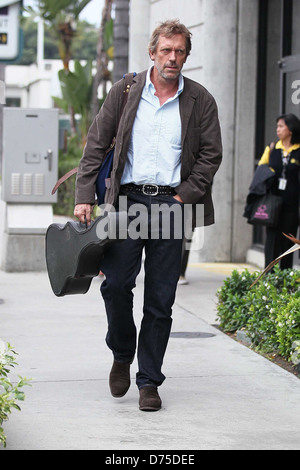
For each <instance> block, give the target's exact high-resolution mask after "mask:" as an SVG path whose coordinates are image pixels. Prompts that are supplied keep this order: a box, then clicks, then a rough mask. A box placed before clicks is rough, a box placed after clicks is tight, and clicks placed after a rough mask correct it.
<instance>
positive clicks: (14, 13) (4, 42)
mask: <svg viewBox="0 0 300 470" xmlns="http://www.w3.org/2000/svg"><path fill="white" fill-rule="evenodd" d="M21 4H22V2H21V1H16V0H0V61H2V62H10V61H13V60H15V59H16V58H17V57H18V55H19V53H20V25H19V19H20V7H21Z"/></svg>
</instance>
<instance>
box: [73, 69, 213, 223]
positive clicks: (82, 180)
mask: <svg viewBox="0 0 300 470" xmlns="http://www.w3.org/2000/svg"><path fill="white" fill-rule="evenodd" d="M146 73H147V72H146V71H144V72H141V73H139V74H137V75H136V76H135V77H134V79H133V84H132V86H131V89H130V92H129V95H128V101H127V105H126V107H125V109H124V112H123V114H122V117H121V120H120V124H119V131H118V135H117V139H116V147H115V154H114V164H113V170H112V174H111V184H110V188H109V189H107V191H106V197H105V200H106V202H107V203H108V204H113V205H114V204H115V203H116V200H117V197H118V194H119V188H120V181H121V177H122V173H123V170H124V166H125V162H126V158H127V150H128V146H129V141H130V135H131V130H132V127H133V123H134V119H135V115H136V112H137V108H138V105H139V101H140V98H141V94H142V91H143V87H144V84H145V80H146ZM123 87H124V79H122V80H120V81H118V82H117V83H115V84H114V85H113V87H112V88H111V90H110V92H109V93H108V96H107V98H106V100H105V102H104V104H103V105H102V107H101V108H100V111H99V113H98V115H97V116H96V118H95V120H94V122H93V123H92V125H91V127H90V130H89V133H88V138H87V143H86V145H85V148H84V151H83V156H82V159H81V161H80V164H79V168H78V173H77V179H76V198H75V203H76V204H94V203H95V182H96V179H97V174H98V170H99V167H100V166H101V163H102V161H103V157H104V155H105V152H106V150H107V148H108V147H109V145H110V144H111V141H112V139H113V137H114V136H115V132H116V127H117V122H118V120H119V115H120V110H121V105H122V99H123ZM179 108H180V116H181V123H182V137H181V142H182V155H181V184H180V185H179V186H177V188H175V189H176V192H177V193H178V194H179V196H180V197H181V199H182V200H183V202H184V203H186V204H204V225H210V224H213V223H214V208H213V202H212V197H211V187H212V182H213V177H214V175H215V173H216V171H217V170H218V168H219V166H220V163H221V159H222V143H221V132H220V125H219V119H218V111H217V106H216V103H215V100H214V98H213V97H212V96H211V94H210V93H209V92H208V91H207V90H206V89H205V88H204V87H203V86H201V85H200V84H198V83H196V82H194V81H193V80H190V79H188V78H186V77H184V90H183V92H182V93H181V95H180V97H179Z"/></svg>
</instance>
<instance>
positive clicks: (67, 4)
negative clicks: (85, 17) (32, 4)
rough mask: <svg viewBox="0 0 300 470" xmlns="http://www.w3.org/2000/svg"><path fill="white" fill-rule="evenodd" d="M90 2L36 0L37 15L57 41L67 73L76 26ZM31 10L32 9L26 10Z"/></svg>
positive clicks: (77, 0)
mask: <svg viewBox="0 0 300 470" xmlns="http://www.w3.org/2000/svg"><path fill="white" fill-rule="evenodd" d="M90 1H91V0H59V2H58V1H57V0H38V1H37V9H38V15H39V16H40V17H41V18H43V19H44V20H45V21H47V22H49V23H50V24H51V26H52V28H53V30H54V32H55V33H56V36H57V39H58V49H59V55H60V57H61V59H62V61H63V64H64V69H65V70H66V71H67V72H68V71H69V62H70V59H71V56H72V40H73V38H74V36H75V35H76V24H77V21H78V18H79V15H80V13H81V12H82V10H83V9H84V8H85V7H86V6H87V4H88V3H90ZM28 9H29V10H32V8H28Z"/></svg>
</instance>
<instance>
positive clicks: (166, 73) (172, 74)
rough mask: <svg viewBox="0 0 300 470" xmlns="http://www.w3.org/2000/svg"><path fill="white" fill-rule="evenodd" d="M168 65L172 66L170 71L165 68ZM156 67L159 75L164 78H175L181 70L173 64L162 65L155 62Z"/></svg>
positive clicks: (167, 67)
mask: <svg viewBox="0 0 300 470" xmlns="http://www.w3.org/2000/svg"><path fill="white" fill-rule="evenodd" d="M169 67H172V72H171V71H170V70H167V69H169ZM156 68H157V71H158V73H159V75H160V76H161V77H162V78H164V79H165V80H177V79H178V77H179V75H180V72H181V68H180V67H178V65H176V66H174V65H173V64H165V65H164V66H163V67H162V66H160V64H156Z"/></svg>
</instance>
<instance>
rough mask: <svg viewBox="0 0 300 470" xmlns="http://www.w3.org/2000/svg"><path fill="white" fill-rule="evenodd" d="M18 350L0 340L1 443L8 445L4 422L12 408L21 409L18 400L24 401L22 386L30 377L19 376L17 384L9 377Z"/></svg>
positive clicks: (26, 383)
mask: <svg viewBox="0 0 300 470" xmlns="http://www.w3.org/2000/svg"><path fill="white" fill-rule="evenodd" d="M16 354H17V353H16V352H15V351H14V350H13V349H12V347H11V346H10V344H9V343H7V344H5V343H3V341H1V340H0V444H2V445H3V447H6V436H5V434H4V429H3V427H2V424H3V422H4V421H7V420H8V417H9V414H10V413H11V412H12V409H13V408H15V409H17V410H20V407H19V405H17V403H16V402H17V401H23V400H24V399H25V394H24V392H23V391H22V390H21V388H22V387H24V386H25V385H28V379H26V378H25V377H24V378H22V377H19V381H18V383H17V384H16V385H13V383H12V382H11V380H10V378H9V373H10V369H11V368H12V367H14V366H15V365H17V363H16V362H15V357H16Z"/></svg>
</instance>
